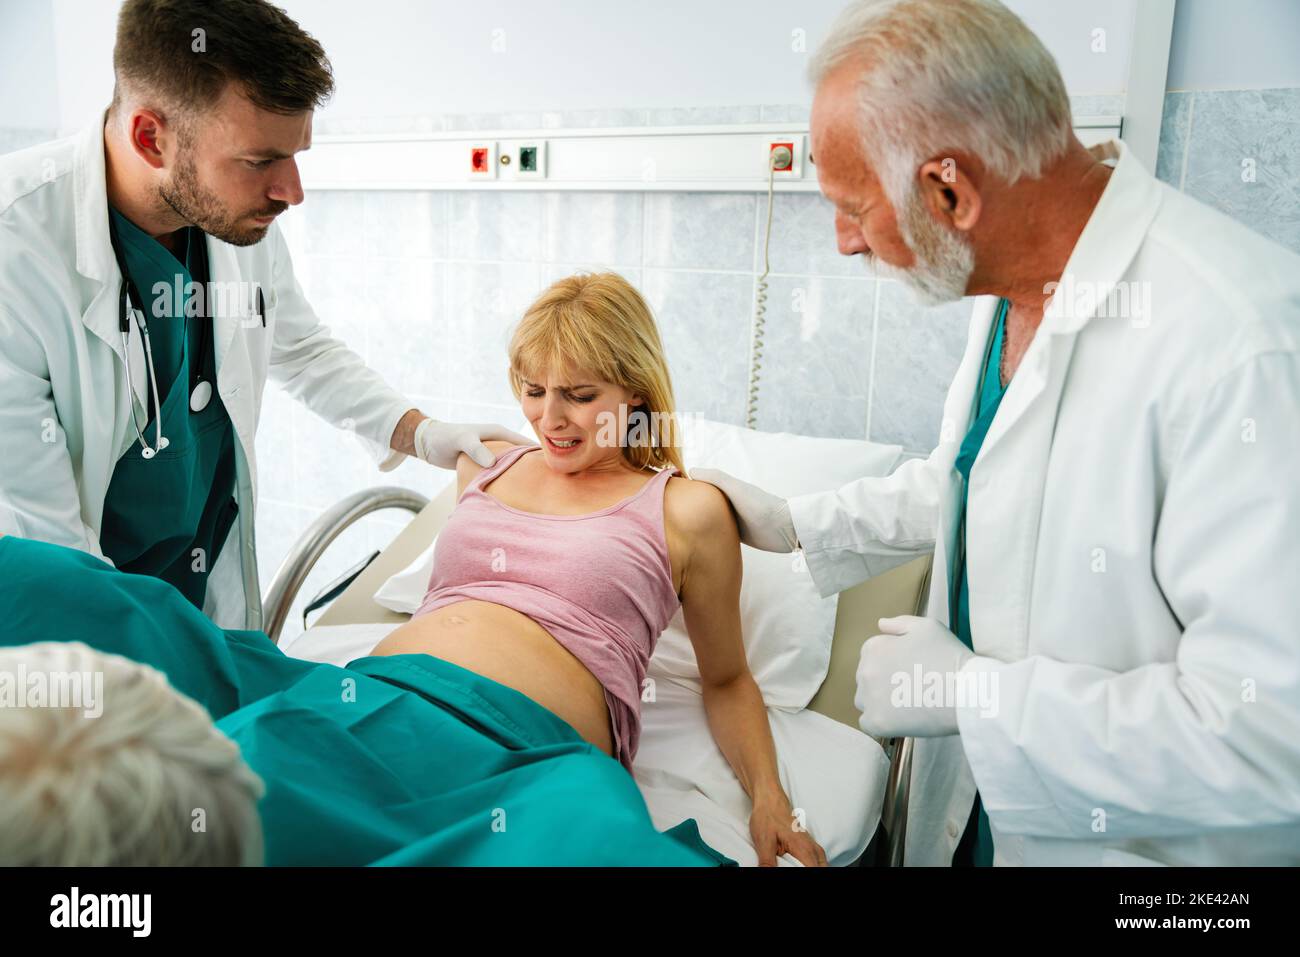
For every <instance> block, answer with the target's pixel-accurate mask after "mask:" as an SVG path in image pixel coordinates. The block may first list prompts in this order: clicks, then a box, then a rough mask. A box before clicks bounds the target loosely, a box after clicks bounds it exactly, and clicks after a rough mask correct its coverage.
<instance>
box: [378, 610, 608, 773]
mask: <svg viewBox="0 0 1300 957" xmlns="http://www.w3.org/2000/svg"><path fill="white" fill-rule="evenodd" d="M413 653H415V654H426V655H433V656H434V657H435V658H441V659H443V660H444V661H450V662H451V663H452V664H455V665H460V667H462V668H465V669H466V670H468V671H473V672H474V673H475V674H480V675H483V676H484V677H485V678H491V679H492V680H493V681H498V682H500V683H501V684H503V685H505V686H506V687H508V688H513V689H514V690H516V691H518V692H520V693H521V694H525V695H527V696H528V697H529V698H532V699H533V700H534V701H536V702H537V703H538V704H539V705H541V706H542V707H543V708H545V709H546V710H548V711H550V712H552V713H554V714H556V715H558V716H559V717H561V718H563V719H564V720H565V721H567V722H568V723H569V724H571V725H572V726H573V728H574V730H575V731H577V732H578V734H580V735H582V737H583V738H584V739H585V740H587V741H589V742H591V743H592V744H594V745H596V747H598V748H600V749H601V750H602V751H604V752H605V753H606V754H609V755H611V756H612V755H613V753H614V747H613V733H612V729H611V726H610V716H609V706H608V705H607V704H606V703H605V690H604V687H603V686H602V685H601V683H600V681H599V680H597V678H596V676H595V675H593V674H592V673H591V672H590V671H588V670H587V667H586V665H584V664H583V663H582V662H581V661H579V660H578V659H577V658H576V657H575V656H574V654H573V653H572V652H571V651H569V650H568V649H567V648H565V647H564V646H563V645H561V644H560V643H559V642H558V641H556V640H555V638H553V637H552V636H551V634H550V633H549V632H548V631H547V630H546V629H545V628H543V627H542V626H541V625H539V624H537V622H535V621H533V620H532V619H531V618H529V617H528V616H527V615H524V614H521V613H519V612H517V611H515V610H514V609H513V608H507V607H505V606H504V605H498V604H495V603H494V602H488V601H473V600H466V601H459V602H456V603H455V604H451V605H444V606H443V607H442V608H437V609H434V610H433V611H431V612H429V613H428V614H425V615H421V616H420V617H418V618H412V619H411V620H410V621H408V622H407V623H406V624H404V625H402V626H401V627H400V628H398V629H396V630H395V631H393V632H392V633H391V634H389V635H388V636H387V637H386V638H385V639H384V640H383V641H381V642H380V643H379V644H378V645H376V646H375V649H374V651H372V652H371V654H373V655H406V654H413Z"/></svg>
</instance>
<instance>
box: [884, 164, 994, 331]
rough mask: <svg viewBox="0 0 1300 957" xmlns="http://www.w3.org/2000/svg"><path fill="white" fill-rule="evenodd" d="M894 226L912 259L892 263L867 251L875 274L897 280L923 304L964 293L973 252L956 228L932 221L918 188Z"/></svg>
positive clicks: (906, 202)
mask: <svg viewBox="0 0 1300 957" xmlns="http://www.w3.org/2000/svg"><path fill="white" fill-rule="evenodd" d="M898 230H899V232H900V233H901V234H902V237H903V241H904V242H906V243H907V247H908V248H909V249H910V250H912V255H913V256H914V257H915V259H916V262H915V263H913V264H912V265H911V266H907V267H903V266H894V265H892V264H890V263H887V262H885V261H884V260H882V259H881V258H880V257H879V256H875V255H871V256H869V257H868V263H869V265H870V266H871V267H872V268H873V269H875V271H876V274H877V275H879V276H880V277H881V278H884V279H897V280H899V281H900V282H902V283H903V284H904V285H906V286H907V287H908V288H909V289H911V290H912V292H913V293H915V294H916V297H917V298H918V299H919V300H920V301H921V303H922V304H923V305H926V306H937V305H940V304H941V303H945V302H956V301H957V300H958V299H961V298H962V297H963V296H965V295H966V285H967V283H968V282H969V281H970V274H971V273H972V272H973V271H974V269H975V253H974V251H973V250H972V249H971V247H970V243H968V242H967V241H966V240H965V239H964V238H962V236H961V235H959V234H958V233H957V232H956V231H954V230H951V229H948V228H947V227H946V226H944V225H942V224H941V223H937V222H935V220H934V217H933V216H931V215H930V211H929V210H928V209H926V208H925V203H924V201H923V200H922V199H921V191H920V190H919V189H917V188H915V187H913V188H912V189H910V190H909V191H908V194H907V199H906V201H905V202H904V203H903V204H902V215H901V216H899V218H898Z"/></svg>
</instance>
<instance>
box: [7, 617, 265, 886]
mask: <svg viewBox="0 0 1300 957" xmlns="http://www.w3.org/2000/svg"><path fill="white" fill-rule="evenodd" d="M6 682H7V683H8V684H9V689H8V690H7V691H5V692H4V693H3V694H0V865H78V866H100V865H204V864H207V865H253V864H261V863H262V855H263V844H262V826H261V821H260V819H259V817H258V814H257V802H258V800H259V799H260V797H261V796H262V793H263V790H264V788H263V784H262V781H261V779H260V778H258V777H257V775H256V774H254V773H253V771H252V770H251V769H250V768H249V767H248V765H247V764H245V763H244V760H243V758H242V756H241V755H240V752H239V748H238V746H237V745H236V744H235V743H234V742H233V741H231V740H230V739H229V738H227V737H226V736H225V735H223V734H222V733H221V732H220V731H219V730H218V729H217V727H216V726H215V725H214V724H213V723H212V719H211V718H210V717H209V716H208V713H207V712H206V711H205V710H204V709H203V708H202V707H201V706H200V705H199V704H197V703H196V702H194V701H193V700H191V699H190V698H187V697H186V696H185V695H182V694H181V693H180V692H178V691H176V690H175V689H174V688H173V687H172V686H171V685H170V684H169V683H168V682H167V679H166V677H165V676H164V675H163V674H162V673H161V672H159V671H157V670H155V669H154V668H151V667H149V666H148V665H143V664H140V663H138V662H134V661H131V660H129V659H127V658H123V657H121V656H119V655H113V654H108V653H105V652H101V651H97V650H95V649H92V648H90V647H88V646H86V645H84V644H82V643H80V642H62V641H51V642H40V643H37V644H30V645H19V646H14V647H9V648H0V686H2V685H3V684H4V683H6ZM0 690H3V689H0Z"/></svg>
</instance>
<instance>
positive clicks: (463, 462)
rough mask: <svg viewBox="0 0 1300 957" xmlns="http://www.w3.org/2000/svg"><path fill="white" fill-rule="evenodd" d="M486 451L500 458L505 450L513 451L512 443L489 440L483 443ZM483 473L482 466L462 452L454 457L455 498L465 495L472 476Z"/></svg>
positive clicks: (472, 479)
mask: <svg viewBox="0 0 1300 957" xmlns="http://www.w3.org/2000/svg"><path fill="white" fill-rule="evenodd" d="M483 444H484V445H486V446H487V447H488V450H489V451H490V452H491V453H492V454H493V455H496V456H500V455H501V453H502V452H504V451H506V449H513V448H514V447H515V443H514V442H504V441H502V440H500V439H489V440H488V441H487V442H484V443H483ZM482 471H483V466H481V465H479V464H478V463H477V462H475V461H474V460H473V459H472V458H470V457H469V456H468V455H466V454H465V453H464V452H462V453H460V455H458V456H456V498H458V499H459V498H460V497H461V495H463V494H464V493H465V486H466V485H468V484H469V483H470V482H472V481H474V476H476V475H478V473H479V472H482Z"/></svg>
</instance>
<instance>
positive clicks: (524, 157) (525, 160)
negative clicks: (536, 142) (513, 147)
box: [519, 146, 537, 173]
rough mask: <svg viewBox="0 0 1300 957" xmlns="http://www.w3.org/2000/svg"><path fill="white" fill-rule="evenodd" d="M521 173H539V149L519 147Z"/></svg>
mask: <svg viewBox="0 0 1300 957" xmlns="http://www.w3.org/2000/svg"><path fill="white" fill-rule="evenodd" d="M519 171H520V172H521V173H536V172H537V147H536V146H521V147H519Z"/></svg>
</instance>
